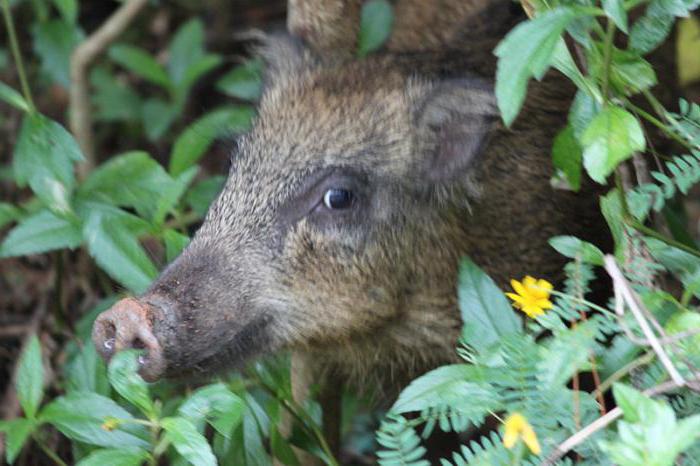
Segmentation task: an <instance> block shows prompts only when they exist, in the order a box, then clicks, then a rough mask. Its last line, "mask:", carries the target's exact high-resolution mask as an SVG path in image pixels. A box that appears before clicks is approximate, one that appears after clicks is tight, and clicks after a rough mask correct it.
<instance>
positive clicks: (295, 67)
mask: <svg viewBox="0 0 700 466" xmlns="http://www.w3.org/2000/svg"><path fill="white" fill-rule="evenodd" d="M249 37H250V38H252V39H255V40H257V42H258V45H257V46H255V47H254V49H253V55H254V56H259V57H261V58H262V59H263V62H264V63H265V73H264V81H265V83H266V84H267V86H269V85H270V84H271V83H274V82H276V81H279V80H281V79H285V78H288V79H293V78H294V76H295V75H296V73H298V72H300V71H303V70H305V69H310V68H314V67H315V66H317V62H318V60H317V59H316V57H315V56H314V55H313V54H312V53H311V51H310V50H309V49H308V48H306V47H305V46H304V44H303V43H302V41H301V40H300V39H298V38H295V37H292V36H290V35H289V34H286V33H276V34H274V33H273V34H266V33H262V32H253V33H250V34H249Z"/></svg>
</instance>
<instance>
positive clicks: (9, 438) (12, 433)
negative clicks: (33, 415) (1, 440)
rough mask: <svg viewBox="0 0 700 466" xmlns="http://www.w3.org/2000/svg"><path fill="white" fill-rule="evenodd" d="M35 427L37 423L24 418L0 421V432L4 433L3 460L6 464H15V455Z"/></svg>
mask: <svg viewBox="0 0 700 466" xmlns="http://www.w3.org/2000/svg"><path fill="white" fill-rule="evenodd" d="M37 425H38V423H37V421H35V420H32V419H25V418H17V419H11V420H9V421H0V432H4V433H5V449H6V450H5V459H6V460H7V462H8V464H12V463H14V462H15V459H16V458H17V455H19V453H20V452H21V451H22V447H23V446H24V444H25V442H26V441H27V439H28V438H29V436H30V435H31V434H32V432H34V430H35V429H36V427H37Z"/></svg>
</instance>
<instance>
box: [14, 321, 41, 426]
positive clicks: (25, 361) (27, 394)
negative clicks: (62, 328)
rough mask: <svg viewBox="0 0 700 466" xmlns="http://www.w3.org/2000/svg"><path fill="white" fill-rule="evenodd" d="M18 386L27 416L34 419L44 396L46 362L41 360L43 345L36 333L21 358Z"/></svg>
mask: <svg viewBox="0 0 700 466" xmlns="http://www.w3.org/2000/svg"><path fill="white" fill-rule="evenodd" d="M16 388H17V397H18V398H19V404H20V405H21V406H22V410H23V411H24V414H25V416H27V417H28V418H30V419H33V418H34V417H35V416H36V413H37V410H38V409H39V405H40V404H41V398H42V397H43V396H44V364H43V362H42V361H41V345H40V344H39V339H38V338H37V336H36V335H32V336H31V338H30V339H29V342H28V344H27V347H26V349H25V350H24V352H23V353H22V355H21V356H20V358H19V369H18V371H17V386H16Z"/></svg>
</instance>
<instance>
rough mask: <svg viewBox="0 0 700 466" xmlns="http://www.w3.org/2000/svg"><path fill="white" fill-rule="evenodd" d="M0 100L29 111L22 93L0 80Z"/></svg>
mask: <svg viewBox="0 0 700 466" xmlns="http://www.w3.org/2000/svg"><path fill="white" fill-rule="evenodd" d="M0 100H3V101H5V102H6V103H8V104H10V105H12V106H13V107H15V108H17V109H19V110H22V111H23V112H29V110H30V108H29V104H28V103H27V101H26V100H24V97H22V94H20V93H19V92H17V91H16V90H14V89H12V88H11V87H10V86H8V85H7V84H5V83H3V82H0Z"/></svg>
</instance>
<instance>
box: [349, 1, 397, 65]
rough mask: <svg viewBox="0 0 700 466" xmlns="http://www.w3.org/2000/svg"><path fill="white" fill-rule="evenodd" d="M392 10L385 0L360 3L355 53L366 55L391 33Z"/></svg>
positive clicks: (392, 22) (382, 42)
mask: <svg viewBox="0 0 700 466" xmlns="http://www.w3.org/2000/svg"><path fill="white" fill-rule="evenodd" d="M393 24H394V11H393V10H392V7H391V4H390V3H389V2H388V1H387V0H369V1H368V2H365V3H364V4H363V5H362V16H361V19H360V34H359V36H358V46H357V54H358V56H360V57H365V56H367V55H368V54H369V53H370V52H373V51H375V50H377V49H378V48H379V47H381V46H382V44H384V42H385V41H386V40H387V39H388V38H389V36H390V35H391V28H392V26H393Z"/></svg>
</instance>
